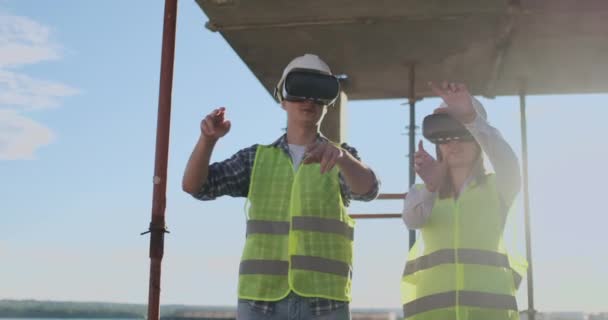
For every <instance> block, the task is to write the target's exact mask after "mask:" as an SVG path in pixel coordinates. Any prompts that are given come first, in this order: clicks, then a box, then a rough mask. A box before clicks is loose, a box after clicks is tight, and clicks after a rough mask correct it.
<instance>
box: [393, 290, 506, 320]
mask: <svg viewBox="0 0 608 320" xmlns="http://www.w3.org/2000/svg"><path fill="white" fill-rule="evenodd" d="M456 301H458V303H459V304H460V305H461V306H468V307H477V308H488V309H505V310H515V311H517V302H516V301H515V297H513V296H511V295H506V294H496V293H486V292H477V291H449V292H443V293H438V294H433V295H430V296H426V297H423V298H420V299H417V300H414V301H412V302H408V303H406V304H404V305H403V309H404V310H405V311H406V312H407V313H406V318H408V317H411V316H414V315H416V314H418V313H422V312H427V311H431V310H435V309H441V308H450V307H455V306H456Z"/></svg>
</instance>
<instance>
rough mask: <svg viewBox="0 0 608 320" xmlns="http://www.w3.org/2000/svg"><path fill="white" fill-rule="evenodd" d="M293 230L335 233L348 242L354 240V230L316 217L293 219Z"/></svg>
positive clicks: (342, 224)
mask: <svg viewBox="0 0 608 320" xmlns="http://www.w3.org/2000/svg"><path fill="white" fill-rule="evenodd" d="M293 229H294V230H305V231H315V232H325V233H335V234H339V235H342V236H344V237H346V238H347V239H349V240H353V238H354V236H353V235H354V230H353V228H352V227H350V226H349V225H347V224H346V223H344V222H342V221H340V220H335V219H325V218H316V217H293Z"/></svg>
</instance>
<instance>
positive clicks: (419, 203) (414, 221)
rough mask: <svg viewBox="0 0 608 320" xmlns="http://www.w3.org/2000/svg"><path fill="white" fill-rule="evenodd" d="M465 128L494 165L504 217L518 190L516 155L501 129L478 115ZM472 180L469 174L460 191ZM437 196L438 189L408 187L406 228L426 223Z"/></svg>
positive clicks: (518, 175) (413, 227) (405, 211)
mask: <svg viewBox="0 0 608 320" xmlns="http://www.w3.org/2000/svg"><path fill="white" fill-rule="evenodd" d="M477 113H478V114H479V113H480V112H479V111H477ZM465 127H466V128H467V129H468V130H469V132H471V134H472V135H473V137H474V138H475V140H477V142H478V143H479V145H480V146H481V149H482V150H483V152H484V153H485V154H486V155H487V157H488V159H489V160H490V163H491V164H492V167H493V168H494V172H495V174H496V185H497V189H498V192H499V194H500V199H501V201H502V208H503V214H504V216H506V215H507V212H508V210H509V207H510V206H511V203H512V202H513V200H514V199H515V197H516V196H517V193H518V192H519V190H520V184H521V174H520V168H519V161H518V160H517V156H516V155H515V152H513V149H511V146H509V144H508V143H507V142H506V141H505V140H504V138H503V137H502V135H501V134H500V132H499V131H498V130H497V129H496V128H494V127H492V126H491V125H490V124H489V123H488V122H487V121H486V120H485V119H484V118H482V117H480V116H479V115H478V116H477V117H476V118H475V120H474V121H473V122H471V123H469V124H465ZM471 180H472V177H469V178H468V179H467V180H466V182H465V183H464V185H463V186H462V189H461V190H464V189H465V188H466V187H467V186H468V184H469V183H470V182H471ZM437 196H438V192H430V191H428V190H427V189H426V188H421V189H418V188H416V187H415V186H412V188H410V190H409V192H408V194H407V195H406V197H405V201H404V203H403V216H402V217H403V221H404V222H405V224H406V226H407V227H408V228H409V229H419V228H421V227H423V226H424V225H425V224H426V222H427V220H428V218H429V216H430V215H431V212H432V211H433V204H434V202H435V199H436V198H437Z"/></svg>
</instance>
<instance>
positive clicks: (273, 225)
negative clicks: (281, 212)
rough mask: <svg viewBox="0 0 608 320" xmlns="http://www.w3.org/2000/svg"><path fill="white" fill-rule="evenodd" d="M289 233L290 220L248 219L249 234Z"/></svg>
mask: <svg viewBox="0 0 608 320" xmlns="http://www.w3.org/2000/svg"><path fill="white" fill-rule="evenodd" d="M256 233H257V234H277V235H287V234H289V222H284V221H265V220H248V221H247V235H250V234H256Z"/></svg>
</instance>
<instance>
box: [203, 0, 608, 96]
mask: <svg viewBox="0 0 608 320" xmlns="http://www.w3.org/2000/svg"><path fill="white" fill-rule="evenodd" d="M196 1H197V3H198V4H199V6H200V7H201V9H202V10H203V11H204V12H205V14H206V15H207V17H208V18H209V21H208V22H207V26H208V28H209V29H210V30H213V31H216V32H220V33H221V35H222V36H223V37H224V38H225V39H226V41H227V42H228V44H229V45H230V46H231V47H232V48H233V49H234V50H235V52H236V53H237V54H238V55H239V56H240V57H241V59H242V60H243V61H244V62H245V64H246V65H247V66H248V67H249V68H250V69H251V71H252V72H253V73H254V74H255V76H256V77H257V78H258V79H259V80H260V82H261V83H262V84H263V85H264V87H265V88H266V89H267V90H268V91H269V92H272V90H273V87H274V85H275V84H276V82H277V81H278V79H279V77H280V75H281V72H282V69H283V67H284V66H285V65H286V64H287V63H288V62H289V61H290V60H291V59H292V58H293V57H295V56H298V55H302V54H303V53H315V54H318V55H319V56H320V57H321V58H322V59H324V60H325V61H326V62H327V63H328V64H329V65H330V67H331V68H332V71H333V72H334V73H336V74H346V75H348V80H347V81H345V83H344V88H345V91H346V93H347V94H348V96H349V99H353V100H354V99H386V98H403V97H407V96H408V95H409V94H410V90H409V88H410V76H409V75H410V68H412V66H413V68H414V70H415V77H414V78H415V82H414V83H415V94H416V97H426V96H432V93H431V92H430V90H429V89H428V87H427V85H426V83H427V82H428V81H431V80H433V81H440V80H444V79H446V80H450V81H461V82H465V83H466V84H467V85H468V86H469V88H470V89H471V91H472V92H473V93H474V94H475V95H484V96H490V97H492V96H501V95H516V94H518V92H519V90H520V89H521V88H522V86H523V84H524V83H525V86H526V92H527V93H528V94H569V93H598V92H608V1H605V0H519V1H516V0H459V1H450V0H351V1H347V0H306V1H294V0H257V1H245V0H196Z"/></svg>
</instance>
